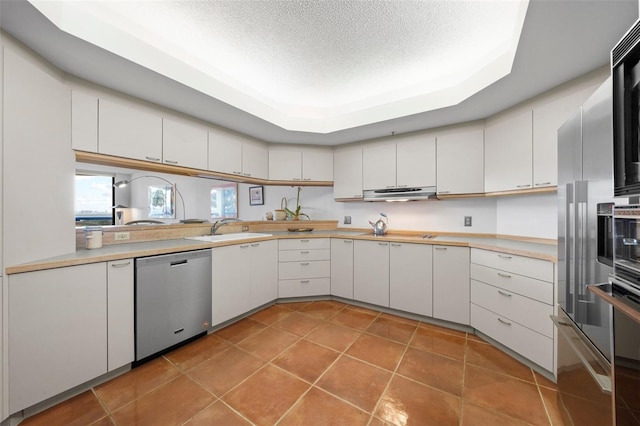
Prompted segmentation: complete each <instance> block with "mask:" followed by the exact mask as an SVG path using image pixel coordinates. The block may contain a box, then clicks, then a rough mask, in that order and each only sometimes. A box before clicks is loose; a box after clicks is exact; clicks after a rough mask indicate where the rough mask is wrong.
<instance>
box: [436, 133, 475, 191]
mask: <svg viewBox="0 0 640 426" xmlns="http://www.w3.org/2000/svg"><path fill="white" fill-rule="evenodd" d="M437 147H438V150H437V157H438V160H437V164H438V173H437V182H438V194H478V193H482V192H484V130H483V129H475V130H466V131H460V132H456V133H449V134H445V135H442V136H438V142H437Z"/></svg>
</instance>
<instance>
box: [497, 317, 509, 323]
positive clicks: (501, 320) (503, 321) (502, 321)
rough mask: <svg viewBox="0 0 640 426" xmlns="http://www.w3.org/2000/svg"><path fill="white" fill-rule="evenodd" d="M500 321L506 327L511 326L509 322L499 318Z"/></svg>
mask: <svg viewBox="0 0 640 426" xmlns="http://www.w3.org/2000/svg"><path fill="white" fill-rule="evenodd" d="M498 321H500V322H501V323H503V324H504V325H511V323H510V322H509V321H505V320H503V319H502V318H498Z"/></svg>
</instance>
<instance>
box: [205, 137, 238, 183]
mask: <svg viewBox="0 0 640 426" xmlns="http://www.w3.org/2000/svg"><path fill="white" fill-rule="evenodd" d="M242 142H243V139H242V137H241V136H240V135H237V134H235V133H231V132H225V131H223V130H219V129H210V130H209V170H212V171H216V172H220V173H228V174H231V175H238V176H242Z"/></svg>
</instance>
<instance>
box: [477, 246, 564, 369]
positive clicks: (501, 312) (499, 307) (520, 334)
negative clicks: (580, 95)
mask: <svg viewBox="0 0 640 426" xmlns="http://www.w3.org/2000/svg"><path fill="white" fill-rule="evenodd" d="M553 280H554V265H553V263H551V262H548V261H545V260H540V259H532V258H528V257H524V256H516V255H511V254H505V253H498V252H493V251H489V250H480V249H472V251H471V325H472V326H473V327H474V328H476V329H477V330H479V331H481V332H482V333H484V334H486V335H487V336H489V337H491V338H492V339H495V340H496V341H498V342H500V343H502V344H503V345H505V346H507V347H508V348H510V349H512V350H513V351H515V352H517V353H519V354H520V355H522V356H524V357H525V358H527V359H529V360H531V361H533V362H534V363H536V364H538V365H539V366H541V367H543V368H545V369H546V370H548V371H553V323H552V322H551V318H550V315H552V314H553V303H554V297H553V293H554V286H553Z"/></svg>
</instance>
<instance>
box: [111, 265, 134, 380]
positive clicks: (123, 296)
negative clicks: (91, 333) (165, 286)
mask: <svg viewBox="0 0 640 426" xmlns="http://www.w3.org/2000/svg"><path fill="white" fill-rule="evenodd" d="M134 322H135V319H134V288H133V259H125V260H116V261H112V262H108V263H107V348H108V353H107V370H108V371H113V370H115V369H116V368H119V367H122V366H124V365H126V364H129V363H130V362H133V360H134V357H135V336H134Z"/></svg>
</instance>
